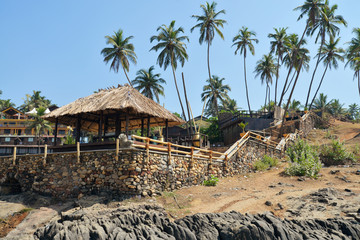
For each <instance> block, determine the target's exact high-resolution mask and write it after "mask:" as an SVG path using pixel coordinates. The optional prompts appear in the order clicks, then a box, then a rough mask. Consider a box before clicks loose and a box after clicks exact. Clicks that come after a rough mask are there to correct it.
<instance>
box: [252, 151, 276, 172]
mask: <svg viewBox="0 0 360 240" xmlns="http://www.w3.org/2000/svg"><path fill="white" fill-rule="evenodd" d="M278 163H279V160H278V159H277V158H272V157H270V156H268V155H264V156H263V158H262V159H259V160H257V161H256V162H255V163H254V165H253V167H254V169H255V170H258V171H264V170H266V169H268V168H271V167H275V166H277V165H278Z"/></svg>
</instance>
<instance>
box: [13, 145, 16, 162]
mask: <svg viewBox="0 0 360 240" xmlns="http://www.w3.org/2000/svg"><path fill="white" fill-rule="evenodd" d="M15 164H16V146H14V152H13V165H15Z"/></svg>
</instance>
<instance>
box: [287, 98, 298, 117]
mask: <svg viewBox="0 0 360 240" xmlns="http://www.w3.org/2000/svg"><path fill="white" fill-rule="evenodd" d="M285 107H286V105H285V103H284V104H283V108H285ZM301 107H302V106H301V102H300V101H297V100H295V99H293V100H292V102H291V103H290V105H289V107H288V110H289V112H290V114H294V113H295V112H296V111H300V108H301Z"/></svg>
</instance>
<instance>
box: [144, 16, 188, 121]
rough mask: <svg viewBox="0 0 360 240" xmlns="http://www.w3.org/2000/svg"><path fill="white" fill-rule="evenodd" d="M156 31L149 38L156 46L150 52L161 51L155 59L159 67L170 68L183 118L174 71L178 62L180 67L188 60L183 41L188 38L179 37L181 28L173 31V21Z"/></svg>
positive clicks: (182, 30)
mask: <svg viewBox="0 0 360 240" xmlns="http://www.w3.org/2000/svg"><path fill="white" fill-rule="evenodd" d="M156 31H160V32H159V34H158V35H154V36H152V37H151V38H150V42H153V41H154V40H157V41H158V44H156V45H155V46H153V47H152V48H151V49H150V51H151V50H154V51H156V52H157V51H158V50H161V52H160V54H159V56H158V58H157V63H158V64H159V66H160V67H162V66H164V70H166V68H167V67H168V66H169V65H170V66H171V68H172V72H173V76H174V83H175V87H176V92H177V95H178V98H179V102H180V106H181V110H182V113H183V116H184V117H185V116H186V115H185V111H184V107H183V104H182V101H181V97H180V93H179V88H178V85H177V81H176V76H175V70H176V67H177V62H178V61H179V62H180V63H181V66H184V63H185V60H187V59H188V55H187V53H186V44H185V43H184V42H183V41H185V40H187V41H189V38H188V37H187V36H179V35H180V34H181V33H184V29H183V28H182V27H179V28H178V29H175V20H173V21H171V23H170V25H169V26H166V25H165V24H163V25H161V26H159V27H158V28H157V30H156ZM185 121H186V117H185Z"/></svg>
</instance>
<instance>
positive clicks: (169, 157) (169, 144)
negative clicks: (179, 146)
mask: <svg viewBox="0 0 360 240" xmlns="http://www.w3.org/2000/svg"><path fill="white" fill-rule="evenodd" d="M170 164H171V142H168V165H170Z"/></svg>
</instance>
